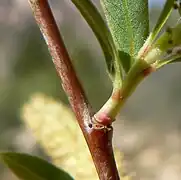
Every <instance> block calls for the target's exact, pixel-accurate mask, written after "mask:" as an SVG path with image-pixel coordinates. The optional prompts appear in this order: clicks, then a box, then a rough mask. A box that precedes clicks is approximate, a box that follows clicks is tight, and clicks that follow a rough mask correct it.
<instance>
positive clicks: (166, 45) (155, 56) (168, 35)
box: [144, 24, 181, 68]
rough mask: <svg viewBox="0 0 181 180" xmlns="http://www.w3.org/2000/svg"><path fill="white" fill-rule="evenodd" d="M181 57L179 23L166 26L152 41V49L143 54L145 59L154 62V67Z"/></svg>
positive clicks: (180, 27) (180, 25)
mask: <svg viewBox="0 0 181 180" xmlns="http://www.w3.org/2000/svg"><path fill="white" fill-rule="evenodd" d="M180 57H181V24H177V25H176V26H175V27H172V28H168V29H167V30H166V32H163V33H162V35H161V36H160V37H159V38H158V39H157V40H156V41H155V42H154V44H153V45H152V49H150V51H149V52H148V54H147V55H146V56H145V59H144V60H145V61H146V62H148V63H149V64H153V63H154V64H155V67H156V68H160V67H162V66H163V65H166V64H168V63H172V62H174V61H178V59H179V58H180Z"/></svg>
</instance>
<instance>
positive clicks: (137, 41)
mask: <svg viewBox="0 0 181 180" xmlns="http://www.w3.org/2000/svg"><path fill="white" fill-rule="evenodd" d="M101 4H102V6H103V9H104V12H105V15H106V19H107V21H108V24H109V27H110V30H111V33H112V35H113V39H114V41H115V44H116V46H117V48H118V49H119V51H120V52H124V53H126V54H129V55H130V56H132V57H135V56H136V55H137V53H138V51H139V50H140V48H141V47H142V45H143V44H144V41H145V40H146V38H147V37H148V33H149V19H148V1H147V0H144V1H142V0H132V1H130V0H122V1H120V0H115V1H114V2H113V1H111V0H101ZM133 59H134V58H128V59H127V60H129V61H131V62H130V63H127V64H130V66H131V64H132V63H133ZM121 61H122V64H123V66H124V64H125V62H124V59H121ZM124 68H125V67H124ZM129 69H130V67H128V68H125V70H126V71H128V70H129Z"/></svg>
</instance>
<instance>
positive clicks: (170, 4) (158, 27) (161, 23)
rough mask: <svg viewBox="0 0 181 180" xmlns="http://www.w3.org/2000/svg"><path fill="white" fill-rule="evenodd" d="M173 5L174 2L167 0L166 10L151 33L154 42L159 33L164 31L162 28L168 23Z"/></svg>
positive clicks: (164, 9)
mask: <svg viewBox="0 0 181 180" xmlns="http://www.w3.org/2000/svg"><path fill="white" fill-rule="evenodd" d="M173 4H174V0H167V1H166V3H165V5H164V8H163V10H162V12H161V14H160V17H159V18H158V21H157V23H156V25H155V27H154V29H153V31H152V33H151V36H152V37H151V39H152V41H153V40H154V39H155V38H156V37H157V35H158V33H159V32H160V30H161V29H162V27H163V26H164V24H165V22H166V21H167V19H168V18H169V16H170V14H171V12H172V9H173Z"/></svg>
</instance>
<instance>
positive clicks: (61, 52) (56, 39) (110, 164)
mask: <svg viewBox="0 0 181 180" xmlns="http://www.w3.org/2000/svg"><path fill="white" fill-rule="evenodd" d="M29 3H30V5H31V8H32V11H33V13H34V17H35V19H36V22H37V24H38V26H39V28H40V30H41V32H42V34H43V36H44V39H45V41H46V43H47V45H48V48H49V51H50V54H51V56H52V59H53V63H54V65H55V68H56V70H57V73H58V75H59V76H60V78H61V80H62V86H63V88H64V90H65V92H66V94H67V96H68V98H69V101H70V104H71V106H72V109H73V111H74V113H75V115H76V118H77V120H78V123H79V125H80V127H81V129H82V131H83V134H84V137H85V139H86V141H87V144H88V146H89V149H90V152H91V155H92V158H93V161H94V164H95V166H96V169H97V172H98V175H99V178H100V180H119V176H118V172H117V168H116V164H115V160H114V156H113V149H112V132H113V129H112V127H110V128H95V126H94V124H93V125H91V123H92V122H93V121H92V120H91V118H92V113H91V109H90V106H89V103H88V101H87V98H86V97H85V93H84V91H83V88H82V86H81V84H80V82H79V80H78V78H77V76H76V73H75V70H74V68H73V66H72V63H71V60H70V57H69V55H68V52H67V50H66V48H65V45H64V43H63V40H62V38H61V35H60V33H59V30H58V27H57V25H56V22H55V20H54V17H53V14H52V12H51V9H50V7H49V4H48V2H47V0H29ZM62 121H63V119H62ZM85 166H86V164H85Z"/></svg>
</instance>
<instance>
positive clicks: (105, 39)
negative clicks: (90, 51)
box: [72, 0, 117, 75]
mask: <svg viewBox="0 0 181 180" xmlns="http://www.w3.org/2000/svg"><path fill="white" fill-rule="evenodd" d="M72 3H73V4H74V5H75V6H76V7H77V8H78V10H79V11H80V13H81V14H82V16H83V17H84V18H85V20H86V21H87V23H88V24H89V26H90V27H91V29H92V31H93V32H94V34H95V36H96V37H97V40H98V41H99V43H100V46H101V48H102V50H103V52H104V56H105V59H106V64H107V68H108V72H109V73H110V74H111V75H113V74H114V72H115V64H114V62H113V61H115V59H116V58H117V57H116V56H117V52H116V49H115V45H114V42H113V39H112V35H111V33H110V31H109V29H108V27H107V25H106V23H105V22H104V20H103V18H102V16H101V14H100V13H99V12H98V10H97V8H96V7H95V6H94V4H93V3H92V2H91V1H89V0H82V1H80V0H72Z"/></svg>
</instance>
